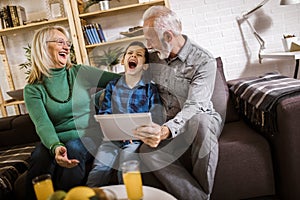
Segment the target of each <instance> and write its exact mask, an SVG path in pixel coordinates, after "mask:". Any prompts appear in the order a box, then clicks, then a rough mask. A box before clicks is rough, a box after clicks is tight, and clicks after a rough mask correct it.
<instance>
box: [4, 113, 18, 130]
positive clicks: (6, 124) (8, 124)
mask: <svg viewBox="0 0 300 200" xmlns="http://www.w3.org/2000/svg"><path fill="white" fill-rule="evenodd" d="M16 117H17V116H9V117H3V118H0V131H4V130H10V129H11V128H12V121H13V120H14V119H15V118H16Z"/></svg>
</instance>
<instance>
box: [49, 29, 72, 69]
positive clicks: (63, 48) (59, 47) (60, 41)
mask: <svg viewBox="0 0 300 200" xmlns="http://www.w3.org/2000/svg"><path fill="white" fill-rule="evenodd" d="M47 43H48V51H49V54H50V56H51V57H52V59H53V63H54V66H53V68H62V67H65V66H66V64H67V60H68V59H69V54H70V48H71V45H70V44H71V43H70V42H69V41H68V38H67V37H66V36H65V35H64V34H63V33H62V32H60V31H58V30H54V31H53V35H52V36H51V38H50V39H49V40H48V41H47Z"/></svg>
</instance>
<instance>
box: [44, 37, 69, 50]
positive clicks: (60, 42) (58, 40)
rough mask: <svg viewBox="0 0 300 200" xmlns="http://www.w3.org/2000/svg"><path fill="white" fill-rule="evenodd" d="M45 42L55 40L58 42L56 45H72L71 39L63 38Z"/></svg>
mask: <svg viewBox="0 0 300 200" xmlns="http://www.w3.org/2000/svg"><path fill="white" fill-rule="evenodd" d="M47 42H56V43H57V44H58V46H61V47H62V46H65V45H67V46H68V47H69V48H71V46H72V42H71V41H65V40H63V39H56V40H49V41H47Z"/></svg>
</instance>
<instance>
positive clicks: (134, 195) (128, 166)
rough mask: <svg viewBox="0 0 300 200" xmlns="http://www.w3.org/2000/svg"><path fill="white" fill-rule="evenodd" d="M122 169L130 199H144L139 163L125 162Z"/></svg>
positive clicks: (135, 161)
mask: <svg viewBox="0 0 300 200" xmlns="http://www.w3.org/2000/svg"><path fill="white" fill-rule="evenodd" d="M121 169H122V175H123V181H124V184H125V187H126V192H127V197H128V199H129V200H140V199H143V196H144V195H143V184H142V176H141V172H140V168H139V161H137V160H129V161H126V162H123V163H122V166H121Z"/></svg>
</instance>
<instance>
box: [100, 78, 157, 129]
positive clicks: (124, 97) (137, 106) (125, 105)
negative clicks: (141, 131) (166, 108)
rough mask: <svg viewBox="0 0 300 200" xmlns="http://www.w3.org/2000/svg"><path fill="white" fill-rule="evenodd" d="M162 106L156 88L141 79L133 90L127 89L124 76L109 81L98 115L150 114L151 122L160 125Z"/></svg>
mask: <svg viewBox="0 0 300 200" xmlns="http://www.w3.org/2000/svg"><path fill="white" fill-rule="evenodd" d="M162 109H163V107H162V105H161V100H160V96H159V93H158V90H157V88H156V86H155V85H154V84H153V83H150V82H149V83H145V81H144V80H143V79H141V80H140V81H139V82H138V84H137V85H136V86H135V87H134V88H129V87H128V86H127V84H126V82H125V76H122V77H121V78H119V79H114V80H112V81H110V82H109V83H108V84H107V86H106V88H105V97H104V100H103V102H102V106H101V109H100V110H99V113H98V114H112V113H114V114H118V113H142V112H151V115H152V120H153V121H154V122H156V123H158V124H162V122H163V121H162V120H163V119H162V118H163V117H162V113H163V112H162Z"/></svg>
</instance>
